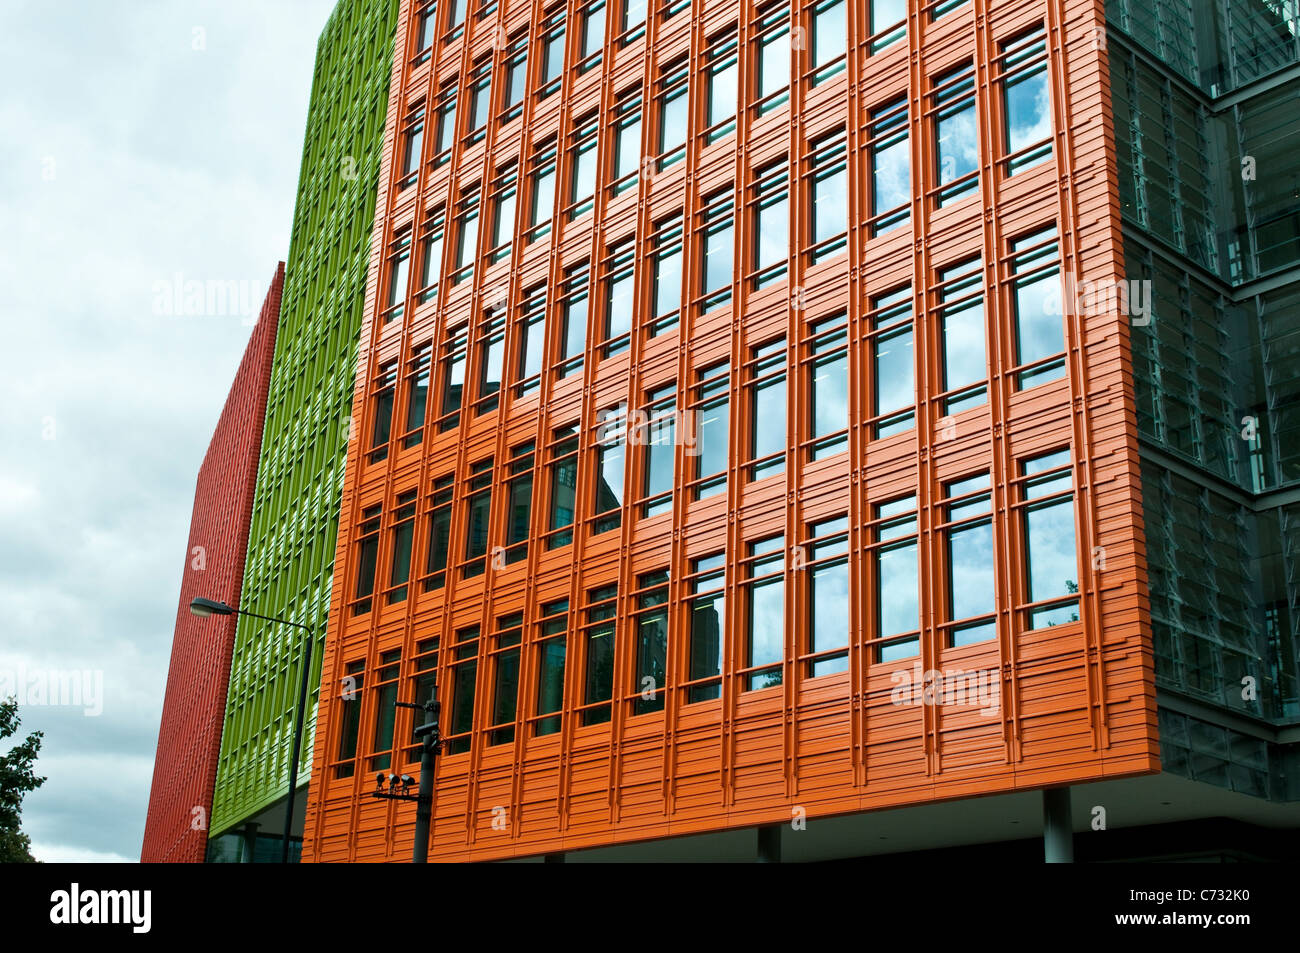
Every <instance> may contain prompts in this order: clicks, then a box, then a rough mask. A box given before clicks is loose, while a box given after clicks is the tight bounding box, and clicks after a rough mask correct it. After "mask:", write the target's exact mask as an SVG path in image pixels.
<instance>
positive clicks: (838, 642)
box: [803, 516, 850, 677]
mask: <svg viewBox="0 0 1300 953" xmlns="http://www.w3.org/2000/svg"><path fill="white" fill-rule="evenodd" d="M803 555H804V558H805V560H806V562H805V564H804V566H805V570H806V572H807V579H808V613H809V618H808V646H807V651H808V653H809V654H810V655H812V658H811V659H810V660H809V661H808V669H807V672H808V675H809V676H813V677H815V676H818V675H831V674H834V673H835V672H847V671H848V670H849V631H850V630H849V519H848V517H847V516H840V517H836V518H835V519H830V520H822V521H821V522H817V523H813V524H810V525H809V527H808V542H807V543H805V544H804V554H803Z"/></svg>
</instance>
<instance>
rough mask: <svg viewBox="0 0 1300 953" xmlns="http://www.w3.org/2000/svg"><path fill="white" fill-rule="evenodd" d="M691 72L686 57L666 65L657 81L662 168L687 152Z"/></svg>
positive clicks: (679, 159) (659, 144)
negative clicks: (688, 94)
mask: <svg viewBox="0 0 1300 953" xmlns="http://www.w3.org/2000/svg"><path fill="white" fill-rule="evenodd" d="M690 75H691V74H690V69H689V67H688V65H687V60H686V59H684V58H683V59H680V60H677V61H676V62H674V63H671V64H669V65H668V66H665V67H664V68H663V70H662V72H661V74H660V77H659V81H658V83H656V84H655V90H656V93H655V95H656V98H657V100H658V110H659V142H658V146H659V168H660V169H666V168H668V167H669V166H670V165H672V164H673V163H675V162H679V161H681V159H683V158H684V157H685V155H686V149H685V145H686V133H687V128H688V119H689V118H690V103H689V97H688V96H687V93H688V91H689V83H690Z"/></svg>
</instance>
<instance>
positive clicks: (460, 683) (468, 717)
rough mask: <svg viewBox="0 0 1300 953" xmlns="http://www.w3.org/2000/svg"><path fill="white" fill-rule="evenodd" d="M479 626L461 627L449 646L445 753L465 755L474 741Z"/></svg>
mask: <svg viewBox="0 0 1300 953" xmlns="http://www.w3.org/2000/svg"><path fill="white" fill-rule="evenodd" d="M478 636H479V628H478V626H471V627H469V628H465V629H460V630H459V631H457V632H456V635H455V644H454V645H453V646H452V659H453V661H452V664H451V671H450V673H449V674H450V676H451V713H450V717H449V718H447V727H446V729H445V730H444V737H445V738H446V739H447V753H448V754H464V753H465V752H466V751H469V749H470V744H471V742H472V741H473V740H474V735H473V731H474V691H475V688H476V687H477V681H478Z"/></svg>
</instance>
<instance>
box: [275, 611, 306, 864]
mask: <svg viewBox="0 0 1300 953" xmlns="http://www.w3.org/2000/svg"><path fill="white" fill-rule="evenodd" d="M311 643H312V637H311V629H305V631H304V633H303V650H302V684H301V685H300V686H299V688H298V717H297V719H296V720H295V722H294V727H293V757H292V760H291V761H290V766H289V800H288V802H287V803H286V804H285V807H284V844H283V849H282V851H281V853H280V863H282V864H287V863H288V862H289V835H290V833H291V832H292V831H293V802H294V795H295V794H296V793H297V790H298V753H299V749H300V748H301V747H302V723H303V719H304V718H305V717H306V714H307V680H308V672H309V671H310V670H311Z"/></svg>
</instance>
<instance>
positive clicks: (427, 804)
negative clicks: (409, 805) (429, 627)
mask: <svg viewBox="0 0 1300 953" xmlns="http://www.w3.org/2000/svg"><path fill="white" fill-rule="evenodd" d="M397 705H398V706H399V707H401V708H414V709H416V710H417V711H423V712H425V713H426V714H427V715H428V716H429V718H428V720H427V721H426V722H425V723H424V724H423V725H420V727H418V728H416V729H415V737H417V738H419V739H420V741H421V744H422V750H421V752H420V791H419V793H418V794H412V793H411V788H412V787H414V786H415V779H414V778H412V777H411V776H410V775H409V774H403V775H400V776H399V775H396V774H394V775H392V776H388V775H385V774H384V773H383V772H382V771H381V772H380V773H379V774H378V775H376V777H375V790H374V791H372V792H371V795H372V796H373V797H378V798H384V799H386V800H391V801H414V802H415V849H414V852H413V854H412V857H411V861H412V862H413V863H416V864H424V863H428V861H429V827H430V825H431V822H432V820H433V759H434V758H436V757H438V749H439V748H440V747H441V746H442V739H441V737H440V736H439V734H438V715H439V713H440V712H441V711H442V703H441V702H439V701H438V700H437V699H436V698H431V699H429V701H427V702H425V703H424V704H423V705H417V704H415V703H414V702H397ZM385 782H387V783H388V790H387V791H385V790H384V783H385Z"/></svg>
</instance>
